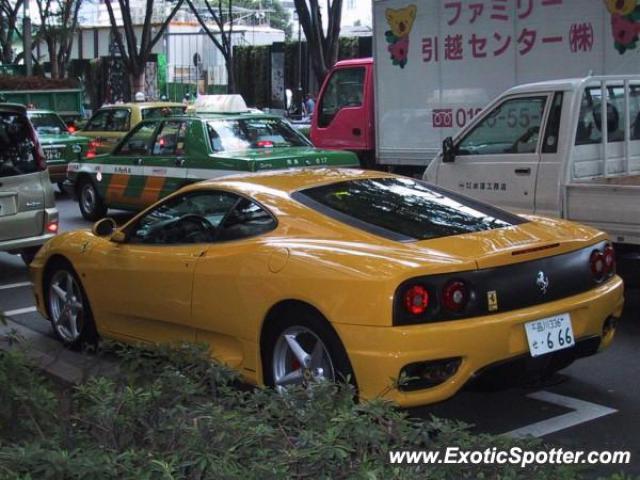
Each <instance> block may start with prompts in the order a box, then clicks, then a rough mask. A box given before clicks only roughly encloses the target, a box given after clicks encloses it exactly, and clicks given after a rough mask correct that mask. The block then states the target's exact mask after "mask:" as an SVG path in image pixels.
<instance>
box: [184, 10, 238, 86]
mask: <svg viewBox="0 0 640 480" xmlns="http://www.w3.org/2000/svg"><path fill="white" fill-rule="evenodd" d="M186 1H187V4H188V5H189V7H190V8H191V10H192V11H193V14H194V15H195V16H196V18H197V19H198V22H199V23H200V26H201V27H202V29H203V30H204V31H205V33H206V34H207V36H208V37H209V38H210V39H211V41H212V42H213V43H214V45H215V46H216V48H217V49H218V50H219V51H220V53H221V54H222V56H223V57H224V64H225V67H226V70H227V93H235V92H236V81H235V73H234V70H233V0H225V1H223V0H218V1H217V6H214V5H213V4H212V1H213V0H201V1H200V2H199V4H198V5H197V6H196V5H195V4H194V3H193V0H186ZM200 5H202V7H203V8H202V9H201V8H199V7H200ZM203 10H204V13H203ZM225 15H226V17H227V19H228V21H227V24H226V30H225V22H224V17H225ZM207 20H213V23H214V24H215V25H216V30H215V31H214V30H211V29H210V28H209V25H208V22H207ZM218 37H219V38H218Z"/></svg>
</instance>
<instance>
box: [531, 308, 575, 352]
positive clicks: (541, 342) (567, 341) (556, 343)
mask: <svg viewBox="0 0 640 480" xmlns="http://www.w3.org/2000/svg"><path fill="white" fill-rule="evenodd" d="M524 328H525V331H526V333H527V340H528V341H529V352H531V356H532V357H539V356H540V355H544V354H545V353H550V352H555V351H557V350H562V349H564V348H569V347H573V346H574V345H575V340H574V338H573V328H572V326H571V316H570V315H569V314H568V313H563V314H562V315H556V316H555V317H548V318H542V319H540V320H535V321H533V322H528V323H525V324H524Z"/></svg>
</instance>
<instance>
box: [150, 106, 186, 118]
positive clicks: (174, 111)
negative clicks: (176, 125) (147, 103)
mask: <svg viewBox="0 0 640 480" xmlns="http://www.w3.org/2000/svg"><path fill="white" fill-rule="evenodd" d="M186 108H187V107H152V108H143V109H142V111H141V113H142V119H143V120H148V119H150V118H163V117H168V116H170V115H182V114H183V113H184V111H185V110H186Z"/></svg>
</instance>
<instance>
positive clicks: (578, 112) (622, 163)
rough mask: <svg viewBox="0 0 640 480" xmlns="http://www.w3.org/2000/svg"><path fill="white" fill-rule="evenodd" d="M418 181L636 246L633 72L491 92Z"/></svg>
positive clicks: (638, 100)
mask: <svg viewBox="0 0 640 480" xmlns="http://www.w3.org/2000/svg"><path fill="white" fill-rule="evenodd" d="M424 179H425V180H427V181H429V182H432V183H435V184H437V185H440V186H443V187H446V188H448V189H451V190H453V191H457V192H460V193H464V194H466V195H469V196H471V197H474V198H477V199H479V200H483V201H487V202H490V203H493V204H495V205H499V206H501V207H504V208H506V209H509V210H512V211H514V212H517V213H528V214H540V215H548V216H555V217H560V218H566V219H569V220H575V221H577V222H580V223H586V224H589V225H593V226H595V227H597V228H599V229H601V230H604V231H606V232H607V233H609V235H610V236H611V238H612V240H613V241H614V242H616V243H618V244H626V245H628V246H633V249H634V250H635V251H637V250H638V247H639V246H640V209H638V208H637V204H638V200H640V76H622V75H621V76H601V77H593V76H591V77H587V78H582V79H569V80H556V81H549V82H540V83H532V84H528V85H521V86H517V87H514V88H511V89H509V90H508V91H506V92H505V93H503V94H502V95H500V96H498V98H496V99H495V100H494V101H493V102H491V103H490V104H489V106H487V107H486V108H485V109H484V110H483V111H482V112H480V113H479V114H478V116H477V117H476V118H474V121H472V122H471V123H470V124H469V125H468V126H467V127H466V128H463V129H462V130H461V131H460V132H459V133H458V134H457V135H456V136H455V137H453V138H452V137H449V138H447V139H445V140H444V142H443V148H442V150H441V151H440V153H439V154H438V155H437V156H436V157H435V159H434V160H433V161H432V162H431V163H430V164H429V166H428V167H427V169H426V171H425V173H424Z"/></svg>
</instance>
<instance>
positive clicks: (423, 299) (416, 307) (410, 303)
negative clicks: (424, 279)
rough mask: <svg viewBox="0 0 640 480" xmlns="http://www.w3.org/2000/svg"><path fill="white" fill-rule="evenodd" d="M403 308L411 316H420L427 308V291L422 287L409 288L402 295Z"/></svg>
mask: <svg viewBox="0 0 640 480" xmlns="http://www.w3.org/2000/svg"><path fill="white" fill-rule="evenodd" d="M404 306H405V308H406V310H407V312H409V313H410V314H411V315H422V314H423V313H424V312H426V311H427V308H429V291H428V290H427V289H426V288H424V287H423V286H422V285H414V286H412V287H410V288H409V289H408V290H407V291H406V293H405V294H404Z"/></svg>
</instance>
